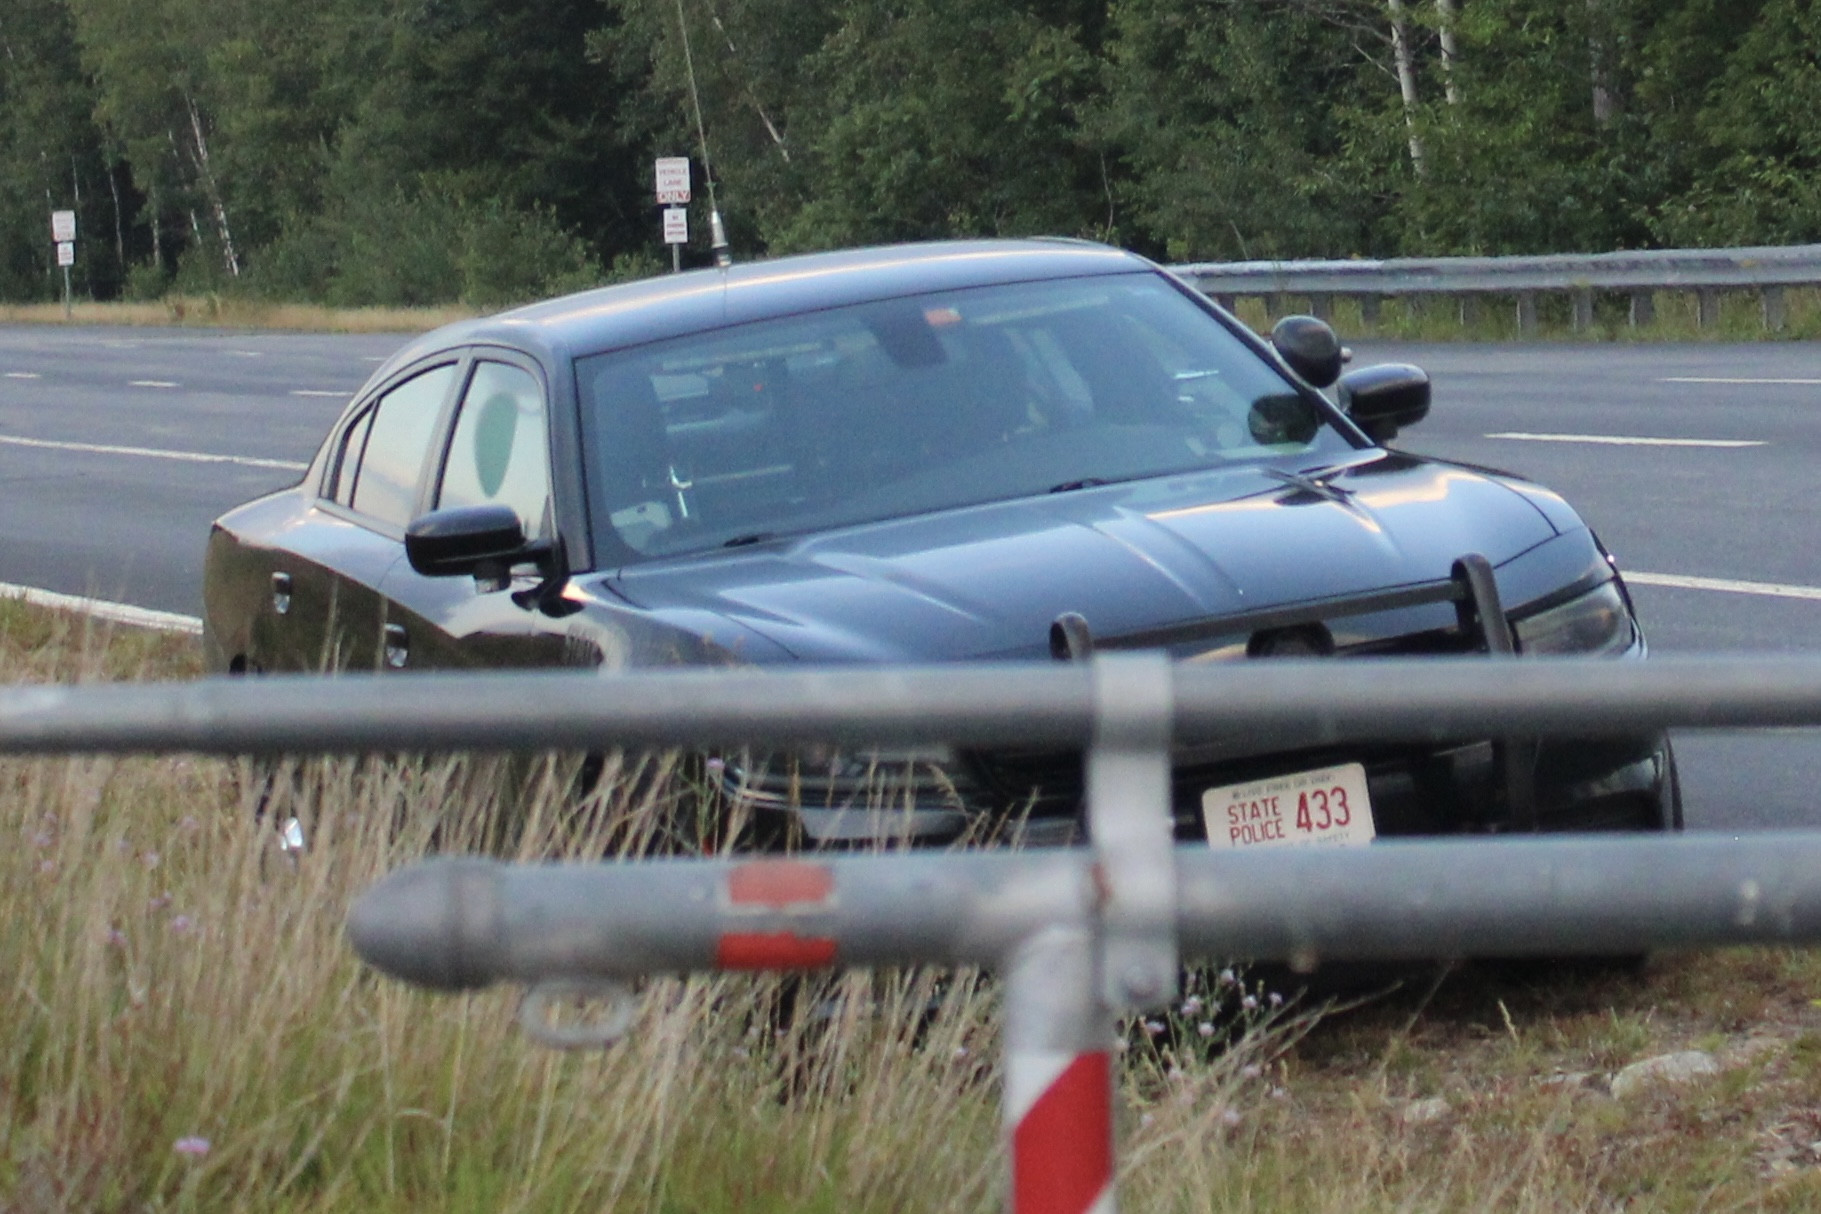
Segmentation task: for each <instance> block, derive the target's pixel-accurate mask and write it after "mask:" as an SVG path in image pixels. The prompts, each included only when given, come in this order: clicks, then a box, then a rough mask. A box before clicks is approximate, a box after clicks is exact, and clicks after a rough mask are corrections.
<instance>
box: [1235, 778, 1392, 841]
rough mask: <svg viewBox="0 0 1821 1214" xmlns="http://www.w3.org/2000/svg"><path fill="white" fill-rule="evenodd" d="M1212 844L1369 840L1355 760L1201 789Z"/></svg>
mask: <svg viewBox="0 0 1821 1214" xmlns="http://www.w3.org/2000/svg"><path fill="white" fill-rule="evenodd" d="M1201 820H1202V822H1203V823H1205V824H1206V825H1207V828H1208V846H1210V847H1226V848H1239V847H1283V846H1296V845H1298V844H1329V845H1333V846H1340V847H1351V846H1356V845H1358V844H1362V843H1370V842H1372V839H1373V837H1374V835H1376V834H1377V831H1375V830H1374V829H1373V826H1372V802H1371V800H1370V798H1368V796H1367V795H1366V769H1365V768H1364V767H1362V766H1361V765H1360V764H1358V763H1344V764H1342V765H1341V766H1339V767H1324V768H1321V769H1320V770H1319V771H1299V772H1294V773H1292V774H1290V775H1287V776H1272V777H1271V778H1270V779H1268V780H1253V781H1251V782H1249V783H1246V784H1228V785H1226V786H1225V787H1222V788H1210V789H1208V790H1207V791H1206V792H1204V793H1202V794H1201Z"/></svg>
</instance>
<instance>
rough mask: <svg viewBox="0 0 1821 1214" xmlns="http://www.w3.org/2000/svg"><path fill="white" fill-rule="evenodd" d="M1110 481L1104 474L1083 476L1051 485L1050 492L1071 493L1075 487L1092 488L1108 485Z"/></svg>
mask: <svg viewBox="0 0 1821 1214" xmlns="http://www.w3.org/2000/svg"><path fill="white" fill-rule="evenodd" d="M1111 483H1112V482H1111V481H1109V480H1107V479H1106V477H1104V476H1084V477H1082V478H1081V479H1080V480H1078V481H1063V482H1062V483H1061V484H1060V485H1051V486H1050V488H1049V491H1050V492H1051V493H1073V492H1074V491H1075V490H1077V489H1092V488H1093V487H1094V486H1096V485H1108V484H1111Z"/></svg>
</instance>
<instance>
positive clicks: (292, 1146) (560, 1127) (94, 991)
mask: <svg viewBox="0 0 1821 1214" xmlns="http://www.w3.org/2000/svg"><path fill="white" fill-rule="evenodd" d="M191 645H193V642H190V641H187V640H182V639H173V638H164V637H156V636H152V635H150V634H145V633H138V632H133V631H131V630H127V629H115V630H106V629H96V628H91V627H89V626H87V625H85V624H84V623H83V622H82V621H80V620H78V619H74V618H72V617H68V616H62V615H58V614H56V613H51V612H45V611H41V610H38V609H34V608H26V607H23V606H20V605H17V604H10V605H0V678H4V679H6V680H7V681H9V682H18V681H22V680H30V681H34V682H43V681H47V680H77V679H102V678H106V679H115V678H127V677H158V678H173V677H174V678H185V677H190V676H193V675H194V674H195V673H196V672H197V663H196V659H195V655H194V653H193V651H192V650H191V648H190V646H191ZM490 770H491V769H490V768H489V767H488V765H487V764H485V763H480V762H476V761H462V760H454V761H432V762H420V763H405V762H397V761H390V762H380V761H367V760H361V761H356V760H346V759H330V760H323V761H319V762H313V763H310V764H306V765H304V766H303V767H302V768H301V769H300V770H299V772H298V776H297V778H296V779H295V780H291V781H280V782H279V784H278V787H277V792H276V796H277V798H278V804H277V805H276V806H275V810H276V812H278V813H281V814H282V813H289V812H297V813H298V814H299V815H300V816H302V817H304V818H305V819H306V820H307V821H308V822H309V823H310V825H311V829H312V839H313V846H312V848H311V850H310V851H309V852H308V853H307V854H305V855H304V856H303V857H302V858H301V860H297V861H292V860H289V859H287V858H285V857H284V856H282V855H281V854H280V853H279V852H278V851H277V850H276V849H275V847H274V838H273V833H272V832H271V830H270V829H269V828H268V827H265V826H262V825H261V824H259V823H257V822H256V821H254V819H253V815H252V812H251V802H252V796H253V794H252V791H251V790H252V789H254V788H256V787H258V784H257V781H256V780H255V778H254V773H253V772H252V770H251V769H250V768H247V767H244V766H242V765H240V764H236V763H231V762H219V761H214V760H203V759H197V758H185V757H177V758H126V759H115V758H97V757H92V756H75V757H68V758H37V759H6V760H0V790H3V792H4V796H0V833H3V834H4V837H5V838H6V839H7V840H8V843H9V846H7V847H5V848H0V915H3V916H4V921H5V922H6V923H7V924H8V928H9V930H7V931H6V932H4V933H0V972H3V973H5V974H6V975H7V978H8V981H7V983H6V985H5V996H4V1000H5V1002H4V1006H3V1008H0V1011H3V1014H0V1194H4V1195H5V1197H4V1199H0V1206H4V1207H5V1208H7V1209H20V1210H40V1209H42V1210H63V1209H69V1210H120V1211H125V1210H184V1211H230V1210H232V1211H240V1210H252V1211H268V1210H269V1211H340V1210H359V1211H380V1212H390V1211H409V1210H455V1211H476V1212H479V1211H487V1212H489V1214H491V1212H493V1211H514V1210H523V1211H564V1210H577V1211H581V1210H588V1211H595V1210H628V1211H647V1210H649V1211H665V1212H675V1214H697V1212H703V1211H707V1212H711V1214H712V1212H719V1211H760V1212H766V1211H780V1212H782V1211H827V1212H830V1214H834V1212H837V1211H839V1212H847V1211H861V1212H867V1211H880V1212H884V1211H904V1210H940V1211H989V1210H995V1209H998V1208H999V1207H1000V1203H1001V1195H1002V1193H1003V1172H1002V1168H1003V1163H1002V1156H1001V1151H1000V1146H999V1133H998V1116H999V1113H998V1075H997V1049H998V1045H997V1033H998V1021H997V1013H996V1010H995V992H994V988H993V984H992V982H991V980H990V978H986V977H982V976H981V975H978V974H974V973H958V974H957V973H948V972H937V971H901V972H883V973H852V974H845V975H838V976H833V977H829V978H826V979H823V980H819V981H818V982H815V983H812V984H810V985H809V986H808V987H807V988H804V989H801V990H795V989H794V988H791V987H790V986H788V985H786V984H783V983H781V982H780V981H778V980H775V979H765V978H751V977H731V976H730V977H698V978H689V979H683V978H666V979H660V980H654V981H651V982H649V983H647V984H646V985H645V986H644V987H643V990H642V992H641V995H640V1004H639V1011H638V1015H637V1019H636V1021H635V1024H634V1027H633V1029H632V1031H631V1032H630V1034H629V1035H628V1036H627V1038H626V1039H625V1040H624V1041H623V1042H621V1043H620V1044H619V1045H617V1046H615V1047H614V1048H612V1049H610V1050H607V1051H605V1052H598V1053H589V1052H583V1053H555V1052H549V1051H546V1050H544V1049H542V1048H540V1047H538V1046H536V1045H534V1044H532V1043H531V1042H529V1041H528V1040H527V1039H525V1038H524V1037H523V1036H522V1035H521V1034H520V1033H519V1032H518V1031H517V1029H516V1027H515V1026H514V1023H513V1016H514V1011H515V994H514V992H511V991H505V990H496V991H487V992H482V993H479V994H475V995H469V996H462V997H450V996H434V995H428V994H423V993H419V992H416V991H413V990H410V989H407V988H405V987H402V986H400V985H398V984H395V983H392V982H390V981H387V980H383V979H381V978H379V977H378V976H377V975H375V974H373V973H371V972H369V971H366V970H365V969H363V968H362V967H361V965H360V964H359V963H358V962H357V961H356V960H355V959H354V957H353V956H352V955H351V953H350V951H349V949H348V947H347V944H346V942H345V939H344V937H343V935H342V923H343V922H344V919H345V915H346V911H347V907H348V905H349V902H350V900H351V898H353V897H354V896H355V895H356V894H358V892H359V891H361V890H362V889H365V888H366V887H367V886H369V885H370V884H371V883H372V882H373V881H375V880H377V879H378V878H379V877H380V876H381V875H382V874H383V873H385V872H387V871H390V870H392V869H394V868H396V867H398V866H400V865H402V864H405V863H407V862H409V861H410V860H412V859H413V858H415V857H418V856H421V855H423V854H424V853H426V852H427V851H430V850H444V851H460V850H471V849H474V848H476V847H479V846H481V845H482V841H484V840H496V841H497V840H499V839H501V838H512V839H514V840H515V842H514V844H513V846H514V847H515V848H516V849H517V850H518V851H519V853H520V854H522V855H525V856H528V857H529V856H544V855H568V856H575V857H598V856H600V855H602V854H604V853H605V852H607V851H608V850H610V849H611V848H612V847H613V846H614V845H615V843H614V841H615V840H624V839H628V838H637V837H639V827H640V824H641V823H642V822H643V821H645V820H647V819H649V818H651V817H653V816H655V815H660V814H661V813H662V812H663V811H664V809H665V806H666V797H667V796H669V795H670V794H669V792H668V791H667V790H666V789H665V788H664V787H657V788H655V789H654V788H653V786H652V782H651V781H649V780H638V779H635V778H634V777H633V775H632V774H630V772H631V769H630V768H628V769H626V771H627V772H628V774H626V775H624V776H619V775H614V774H612V773H610V775H609V777H608V778H607V779H606V780H605V782H604V784H603V785H602V787H601V788H600V789H599V790H597V792H596V794H594V796H593V799H592V800H591V801H590V802H588V803H587V804H585V805H583V806H581V807H580V808H579V810H578V807H577V806H576V805H575V804H574V801H573V798H572V796H571V795H570V793H569V788H570V783H569V769H568V767H567V766H566V765H565V764H563V763H562V762H560V761H555V760H552V761H551V762H549V763H547V764H543V765H540V766H539V767H537V768H536V769H535V770H533V771H531V772H530V773H529V774H528V775H527V773H526V772H524V771H523V770H521V771H520V772H519V778H518V779H516V780H514V781H510V782H508V783H507V784H506V786H507V787H510V788H512V789H514V790H515V791H514V792H513V793H512V794H511V797H510V798H509V799H510V800H511V801H512V802H513V803H512V804H506V803H504V801H506V800H507V799H508V798H506V797H505V796H504V795H503V794H499V793H497V792H494V791H489V790H495V789H498V788H499V787H501V783H500V782H499V781H497V780H494V779H492V778H490ZM635 790H636V791H635ZM527 821H528V822H529V824H528V825H526V823H527ZM506 822H517V823H519V824H520V829H518V830H517V831H509V830H506V829H504V828H503V826H502V824H503V823H506ZM495 846H497V843H496V844H495ZM1198 981H1199V982H1200V986H1199V987H1198V988H1197V990H1196V991H1195V992H1194V993H1195V994H1196V995H1197V996H1198V997H1199V998H1201V999H1202V1000H1203V1001H1204V1005H1205V1006H1203V1007H1199V1008H1197V1007H1193V1006H1192V1005H1191V1007H1190V1008H1189V1010H1182V1009H1178V1010H1177V1011H1176V1012H1175V1013H1173V1014H1171V1015H1168V1016H1165V1017H1161V1018H1160V1024H1161V1026H1162V1029H1163V1031H1161V1032H1157V1033H1152V1032H1150V1031H1149V1030H1147V1029H1146V1028H1145V1027H1144V1026H1143V1025H1134V1026H1132V1027H1131V1029H1130V1031H1129V1032H1128V1034H1127V1035H1126V1038H1125V1040H1126V1042H1127V1048H1126V1049H1125V1050H1124V1052H1123V1055H1122V1063H1121V1066H1120V1076H1119V1085H1118V1096H1117V1109H1116V1115H1117V1118H1118V1124H1119V1131H1120V1139H1121V1204H1122V1208H1125V1209H1128V1210H1134V1211H1168V1212H1177V1211H1181V1212H1183V1214H1202V1212H1209V1211H1239V1210H1260V1211H1267V1210H1268V1211H1279V1210H1287V1211H1310V1212H1316V1214H1327V1212H1334V1214H1339V1212H1341V1211H1349V1212H1350V1211H1362V1210H1363V1211H1393V1210H1396V1211H1437V1212H1441V1211H1456V1210H1511V1211H1521V1212H1530V1211H1537V1212H1541V1211H1555V1210H1601V1211H1604V1210H1612V1209H1620V1208H1624V1209H1642V1210H1669V1211H1680V1210H1688V1211H1695V1210H1733V1209H1749V1210H1790V1211H1795V1210H1802V1209H1808V1208H1812V1207H1813V1206H1814V1205H1815V1203H1816V1202H1818V1201H1821V1153H1818V1152H1816V1151H1815V1150H1814V1149H1812V1148H1811V1146H1810V1144H1812V1143H1816V1142H1821V1004H1818V1002H1817V1001H1818V1000H1821V962H1818V961H1817V959H1816V958H1815V957H1813V956H1811V955H1809V954H1807V953H1801V952H1794V951H1786V950H1750V951H1741V952H1732V953H1722V954H1713V955H1686V956H1681V955H1678V956H1669V957H1663V958H1659V959H1657V960H1655V961H1653V962H1652V963H1651V964H1650V965H1649V966H1648V967H1646V968H1644V969H1643V970H1642V971H1639V972H1612V971H1605V972H1551V971H1542V972H1527V973H1517V974H1511V973H1506V972H1502V971H1488V970H1474V971H1470V972H1467V973H1465V974H1462V975H1459V976H1456V977H1455V978H1452V979H1450V980H1448V981H1446V982H1443V983H1441V984H1439V985H1432V984H1428V983H1413V984H1411V986H1410V987H1409V988H1408V989H1406V990H1402V991H1399V992H1396V993H1393V994H1390V995H1388V996H1385V997H1382V998H1378V999H1374V1000H1372V1001H1369V1002H1368V1003H1366V1004H1365V1005H1364V1006H1361V1007H1357V1008H1354V1009H1351V1010H1347V1011H1341V1012H1334V1013H1331V1014H1328V1015H1326V1016H1323V1017H1317V1016H1314V1015H1312V1014H1306V1013H1302V1012H1300V1011H1297V1010H1296V1009H1294V1007H1293V1008H1292V1009H1291V1012H1292V1013H1293V1014H1290V1015H1285V1014H1283V1013H1275V1014H1274V1013H1270V1012H1268V1011H1265V1012H1259V1013H1255V1014H1253V1016H1252V1017H1251V1023H1250V1026H1249V1028H1250V1031H1248V1032H1246V1033H1244V1034H1242V1035H1239V1036H1237V1037H1233V1036H1231V1035H1228V1034H1225V1033H1224V1032H1218V1031H1217V1032H1215V1033H1214V1035H1213V1037H1212V1038H1211V1039H1204V1038H1203V1037H1202V1035H1201V1033H1200V1031H1199V1026H1200V1025H1201V1024H1202V1023H1203V1022H1204V1021H1207V1022H1209V1023H1213V1020H1211V1019H1210V1013H1209V1011H1208V1010H1207V1008H1208V1007H1210V1006H1214V1005H1217V1004H1224V1005H1225V1006H1227V1007H1228V1008H1231V1006H1232V1003H1233V1001H1234V999H1235V998H1236V997H1237V996H1238V994H1239V993H1240V991H1239V989H1238V988H1237V987H1235V986H1234V985H1232V984H1231V983H1223V982H1221V981H1220V980H1219V979H1218V978H1215V977H1210V976H1207V975H1203V976H1202V977H1201V978H1199V979H1198ZM1254 993H1263V994H1265V995H1268V993H1269V992H1254ZM932 1005H933V1006H934V1008H935V1011H934V1012H933V1014H932V1013H931V1012H930V1011H929V1009H930V1008H931V1007H932ZM1266 1006H1267V1008H1268V1000H1267V1004H1266ZM1239 1019H1241V1020H1244V1019H1245V1017H1244V1016H1240V1017H1239ZM1233 1022H1234V1016H1233V1014H1229V1016H1228V1017H1227V1018H1226V1019H1224V1020H1221V1021H1220V1023H1221V1024H1223V1025H1226V1024H1231V1023H1233ZM1223 1042H1224V1044H1223ZM1694 1046H1700V1047H1703V1048H1708V1049H1710V1050H1712V1051H1713V1052H1715V1053H1716V1054H1717V1055H1718V1056H1719V1057H1720V1058H1721V1060H1722V1063H1723V1066H1724V1070H1723V1072H1722V1074H1721V1075H1719V1076H1717V1077H1715V1078H1713V1079H1710V1080H1706V1081H1703V1082H1699V1083H1696V1084H1693V1085H1690V1086H1688V1087H1683V1088H1671V1089H1662V1090H1659V1091H1655V1092H1652V1093H1648V1094H1646V1095H1645V1096H1642V1097H1640V1098H1637V1099H1635V1100H1632V1101H1628V1102H1619V1101H1616V1100H1614V1099H1613V1098H1612V1097H1611V1096H1610V1095H1608V1094H1606V1092H1605V1091H1604V1086H1603V1085H1604V1080H1605V1078H1606V1077H1607V1076H1609V1075H1610V1073H1611V1072H1612V1071H1614V1070H1616V1069H1617V1068H1618V1067H1620V1066H1623V1065H1625V1064H1627V1063H1629V1062H1632V1061H1636V1060H1638V1059H1640V1058H1644V1057H1648V1056H1650V1055H1652V1054H1656V1053H1663V1052H1667V1051H1670V1050H1673V1049H1682V1048H1691V1047H1694ZM1562 1075H1576V1076H1580V1077H1577V1078H1575V1079H1573V1081H1572V1082H1563V1081H1561V1080H1560V1076H1562ZM1434 1097H1440V1098H1442V1099H1444V1100H1445V1101H1446V1102H1447V1104H1448V1108H1447V1110H1446V1111H1445V1112H1444V1113H1442V1114H1441V1115H1439V1116H1436V1117H1433V1118H1431V1119H1429V1120H1412V1119H1411V1118H1410V1117H1409V1116H1408V1111H1409V1110H1410V1109H1411V1108H1412V1102H1415V1101H1419V1100H1424V1099H1429V1098H1434ZM193 1138H200V1139H206V1140H207V1141H208V1144H209V1146H208V1150H207V1152H206V1154H200V1155H196V1154H185V1153H183V1152H180V1151H179V1150H177V1149H176V1146H177V1144H178V1143H179V1142H180V1141H182V1140H186V1139H193Z"/></svg>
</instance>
